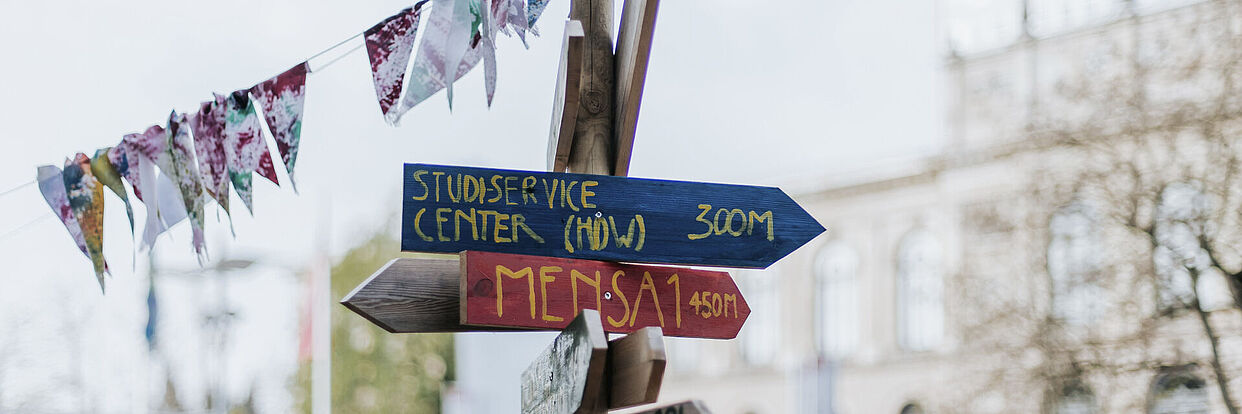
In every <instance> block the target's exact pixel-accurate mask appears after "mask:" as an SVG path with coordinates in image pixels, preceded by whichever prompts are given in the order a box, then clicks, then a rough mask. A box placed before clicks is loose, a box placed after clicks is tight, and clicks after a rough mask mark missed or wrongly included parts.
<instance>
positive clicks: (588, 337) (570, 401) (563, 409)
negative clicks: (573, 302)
mask: <svg viewBox="0 0 1242 414" xmlns="http://www.w3.org/2000/svg"><path fill="white" fill-rule="evenodd" d="M607 358H608V340H607V338H606V337H605V336H604V328H603V326H601V325H600V322H599V313H598V312H595V311H591V310H587V311H585V312H582V314H581V315H578V317H577V318H575V319H574V320H573V322H572V323H570V324H569V325H568V326H567V327H566V328H565V330H564V331H562V332H561V334H560V335H557V337H556V339H555V340H553V341H552V344H551V345H548V347H547V348H546V349H544V351H543V353H542V354H540V355H539V356H538V357H536V358H535V360H534V361H533V362H531V364H530V366H529V367H527V368H526V370H525V371H523V372H522V413H524V414H571V413H597V412H603V411H606V410H604V409H602V408H603V407H605V406H606V404H605V403H604V402H603V401H601V399H600V396H601V390H602V389H603V388H602V387H603V382H604V375H605V364H607Z"/></svg>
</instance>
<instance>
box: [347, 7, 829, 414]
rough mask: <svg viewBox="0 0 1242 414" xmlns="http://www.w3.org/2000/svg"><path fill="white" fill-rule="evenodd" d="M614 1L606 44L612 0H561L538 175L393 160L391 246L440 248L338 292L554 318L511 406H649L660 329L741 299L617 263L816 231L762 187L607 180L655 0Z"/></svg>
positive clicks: (419, 317)
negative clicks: (564, 4)
mask: <svg viewBox="0 0 1242 414" xmlns="http://www.w3.org/2000/svg"><path fill="white" fill-rule="evenodd" d="M624 1H625V3H624V6H623V7H622V15H621V27H620V33H619V36H618V37H617V47H616V50H615V51H614V50H613V47H612V33H613V28H612V13H613V1H612V0H572V6H571V9H570V20H569V21H567V22H566V25H565V35H564V38H563V42H562V53H561V63H560V69H559V73H558V75H557V90H556V102H555V103H554V105H553V114H552V123H551V131H550V132H549V142H548V169H549V170H551V171H553V172H533V171H514V170H498V169H488V168H473V167H455V166H444V165H429V164H406V165H405V170H404V178H403V197H402V200H403V201H402V216H401V219H402V222H401V249H402V250H404V251H415V252H430V253H451V254H458V256H457V257H452V256H448V257H445V258H436V259H432V258H408V259H406V258H403V259H394V260H392V261H390V262H389V263H388V264H387V265H385V266H384V267H383V268H381V269H379V270H378V271H376V272H375V274H374V275H372V276H371V277H370V278H368V279H367V280H366V281H365V282H363V283H362V284H361V285H359V286H358V287H357V288H355V289H354V291H353V292H350V293H349V295H347V296H346V297H345V298H344V299H342V300H341V303H342V304H343V305H345V306H346V307H348V308H349V309H350V310H353V311H354V312H356V313H358V314H359V315H361V316H363V317H364V318H366V319H367V320H370V321H371V322H373V323H375V324H376V325H378V326H380V327H382V328H384V329H385V330H387V331H389V332H394V333H414V332H463V331H516V330H532V329H535V330H552V329H556V330H562V332H561V334H560V335H559V336H557V337H556V339H555V340H554V341H553V343H552V344H551V345H549V346H548V348H547V349H546V350H545V351H544V353H543V354H542V355H540V356H539V357H538V358H537V359H536V360H535V361H534V362H533V363H532V364H531V365H530V366H529V367H528V368H527V369H526V370H525V371H524V372H523V373H522V412H523V413H526V414H570V413H602V412H606V411H608V410H609V409H618V408H625V407H633V406H637V405H642V404H650V403H653V402H655V401H656V400H657V399H658V397H659V393H660V385H661V383H662V382H663V377H664V368H665V365H666V363H667V361H666V358H665V353H664V342H663V338H664V334H665V333H667V334H668V335H671V336H683V337H693V338H718V339H729V338H734V337H736V336H737V334H738V331H739V330H740V329H741V327H742V324H743V323H744V322H745V321H746V318H747V316H749V314H750V307H749V306H747V304H746V300H745V299H744V298H743V297H742V294H741V292H740V291H739V290H738V288H737V285H736V284H734V282H733V280H732V278H731V277H730V276H729V274H728V273H725V272H720V271H708V270H697V269H687V268H677V267H668V266H649V265H639V264H623V263H617V262H636V263H658V264H684V265H707V266H724V267H749V268H765V267H767V266H769V265H771V264H772V263H774V262H776V261H777V260H779V259H780V258H782V257H784V256H785V255H787V254H789V253H790V252H792V251H794V250H795V249H797V248H798V247H800V246H802V245H803V244H805V243H807V242H809V241H810V240H811V239H812V238H814V237H816V236H818V235H819V234H821V233H823V232H824V227H823V226H821V225H820V224H819V223H818V222H817V221H816V220H815V219H814V218H812V217H811V216H810V214H808V213H807V212H806V211H805V210H803V209H802V208H801V207H799V206H798V205H797V203H795V202H794V201H793V200H792V199H791V198H790V197H789V196H788V195H786V194H785V193H784V192H783V191H781V190H780V189H777V188H773V187H756V186H745V185H727V184H711V183H693V182H683V181H669V180H655V179H637V178H625V177H624V176H625V175H627V174H628V171H629V162H630V155H631V153H632V147H633V144H634V134H635V131H636V129H637V123H638V112H639V106H640V104H641V101H642V94H643V84H644V82H645V78H646V72H647V62H648V57H649V56H650V52H651V40H652V34H653V32H654V26H655V20H656V12H657V10H658V8H659V0H624ZM566 170H568V171H571V172H575V173H565V172H563V171H566ZM580 173H590V174H591V175H588V174H580ZM609 332H612V333H626V334H628V335H626V336H624V337H622V338H618V339H614V340H612V341H608V338H607V335H608V333H609ZM707 412H708V411H707V410H706V409H705V408H703V406H702V404H701V403H699V402H697V401H687V402H683V403H678V404H673V405H666V406H662V407H659V408H653V409H650V410H648V411H644V413H652V414H698V413H707Z"/></svg>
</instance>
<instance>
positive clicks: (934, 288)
mask: <svg viewBox="0 0 1242 414" xmlns="http://www.w3.org/2000/svg"><path fill="white" fill-rule="evenodd" d="M939 9H940V10H941V13H940V15H939V16H938V19H940V20H941V21H942V24H941V32H942V35H943V36H944V37H945V38H946V39H947V43H948V46H947V47H946V58H945V64H944V67H943V69H942V73H943V75H944V80H945V81H944V85H943V89H942V91H943V96H944V97H945V99H946V103H945V105H944V108H945V110H946V113H945V117H946V122H945V127H946V131H945V132H944V136H945V139H944V141H945V142H944V148H943V151H941V153H940V154H937V155H934V156H930V157H921V158H917V159H906V160H899V161H894V162H890V163H887V164H886V165H882V166H877V167H876V168H874V169H870V170H868V171H861V172H858V173H855V174H848V175H844V176H842V175H838V176H835V177H833V178H828V179H819V180H814V181H813V182H810V183H809V184H808V183H805V182H804V183H798V184H795V186H802V187H803V190H802V191H800V196H799V197H797V198H798V199H799V202H800V203H802V204H803V205H804V206H806V207H808V210H809V211H811V212H812V214H813V215H815V216H816V217H817V218H819V219H820V221H821V222H822V223H823V224H824V225H825V226H826V227H827V228H828V229H829V234H827V235H825V236H822V237H820V238H819V239H817V240H816V241H815V242H813V243H812V244H809V245H807V246H804V247H803V248H802V249H800V250H798V251H797V252H795V253H794V254H792V255H791V256H789V257H787V258H785V259H783V260H781V261H780V262H779V263H778V264H777V265H775V266H773V267H771V268H769V269H767V270H766V271H750V272H737V273H736V274H735V277H736V278H737V279H738V282H739V285H740V286H741V288H742V290H743V293H744V294H745V297H746V298H747V300H748V302H749V304H750V306H751V309H752V314H751V316H750V319H749V320H748V321H747V323H746V325H745V327H744V329H743V331H742V333H741V335H740V336H739V338H738V339H737V340H734V341H704V340H683V339H677V338H669V339H667V340H666V342H667V344H668V348H669V349H668V357H669V364H670V365H669V370H668V373H667V376H666V379H665V383H664V387H663V391H662V394H661V396H662V398H661V399H662V400H667V401H677V400H682V399H687V398H699V399H703V400H704V401H706V402H707V403H708V406H709V407H712V408H713V410H714V412H717V413H725V414H732V413H738V414H743V413H786V412H808V413H810V412H815V413H894V414H898V413H900V414H913V413H935V412H971V413H974V412H978V413H1002V412H1027V413H1105V412H1108V413H1113V412H1116V413H1131V412H1150V413H1161V414H1164V413H1209V412H1210V413H1218V412H1219V413H1224V412H1229V411H1228V410H1227V409H1226V407H1225V405H1224V402H1223V396H1222V392H1221V391H1220V390H1219V389H1218V387H1217V386H1216V385H1215V382H1214V381H1215V377H1214V376H1213V373H1212V369H1213V367H1212V366H1210V365H1209V364H1206V363H1204V362H1203V361H1205V358H1206V357H1205V354H1207V353H1209V351H1208V350H1207V349H1206V348H1205V346H1204V345H1203V344H1204V343H1206V342H1207V340H1206V339H1205V338H1206V337H1205V336H1204V334H1203V333H1202V331H1200V330H1198V328H1197V327H1198V323H1199V322H1198V321H1196V320H1195V318H1194V316H1193V315H1194V314H1195V312H1181V313H1177V312H1171V313H1170V312H1164V313H1167V315H1163V316H1156V317H1155V318H1156V319H1153V320H1157V322H1156V323H1155V324H1156V325H1159V327H1158V328H1153V330H1152V332H1153V333H1152V334H1150V335H1147V336H1145V337H1144V339H1143V341H1140V342H1142V344H1141V345H1136V344H1134V343H1130V342H1125V343H1122V341H1120V340H1112V339H1110V338H1114V339H1115V338H1120V337H1121V336H1123V335H1122V334H1121V333H1120V332H1122V331H1126V329H1128V328H1122V327H1121V326H1123V325H1125V324H1126V323H1128V322H1126V321H1132V320H1138V319H1141V318H1138V319H1136V318H1135V317H1133V316H1134V315H1158V314H1162V311H1161V309H1162V305H1160V303H1162V300H1163V298H1164V297H1165V293H1163V291H1161V292H1156V290H1160V289H1159V288H1156V289H1148V290H1140V291H1141V292H1144V293H1142V294H1150V295H1151V296H1152V297H1153V298H1154V299H1153V300H1150V301H1136V300H1126V299H1125V298H1121V299H1118V300H1116V301H1114V302H1117V303H1123V302H1124V303H1125V304H1126V305H1124V306H1123V305H1116V306H1109V305H1107V303H1110V301H1112V299H1113V298H1114V297H1119V296H1127V295H1133V291H1131V290H1125V289H1123V290H1122V292H1117V291H1116V290H1117V289H1114V287H1113V286H1110V285H1104V284H1092V283H1083V284H1067V283H1065V282H1064V280H1067V279H1071V278H1073V277H1075V275H1078V274H1085V273H1105V272H1113V271H1114V269H1113V268H1108V269H1107V270H1105V268H1104V267H1105V265H1104V264H1101V263H1099V261H1100V260H1102V259H1099V257H1101V256H1103V254H1100V253H1098V252H1096V251H1094V250H1092V249H1095V248H1096V247H1095V246H1099V245H1107V244H1108V243H1109V239H1107V237H1108V236H1100V235H1097V234H1095V233H1094V232H1093V230H1092V225H1091V222H1092V221H1093V220H1092V219H1091V218H1090V216H1091V214H1092V213H1089V212H1087V211H1089V210H1090V209H1089V208H1088V207H1084V206H1082V205H1079V204H1075V203H1073V202H1067V203H1063V204H1061V205H1059V206H1056V207H1057V208H1055V209H1051V210H1048V209H1043V208H1040V207H1038V206H1037V205H1035V204H1039V203H1037V202H1036V203H1032V201H1031V199H1032V198H1038V195H1032V194H1031V187H1032V185H1028V184H1029V183H1032V182H1034V181H1039V180H1043V179H1045V178H1047V177H1042V176H1041V175H1047V172H1048V171H1056V170H1058V169H1059V168H1060V166H1061V164H1062V163H1067V162H1072V161H1069V160H1067V159H1066V158H1064V157H1062V154H1061V149H1059V148H1057V147H1056V146H1048V145H1044V144H1042V143H1041V142H1042V141H1040V140H1037V139H1034V138H1033V137H1036V136H1040V135H1041V134H1042V133H1044V132H1046V131H1045V130H1046V129H1048V128H1051V127H1050V126H1051V125H1062V124H1065V123H1067V122H1071V123H1072V122H1078V121H1082V120H1083V119H1086V118H1091V117H1093V116H1096V115H1094V114H1099V113H1105V112H1107V108H1097V107H1091V106H1090V105H1091V104H1089V103H1084V101H1082V100H1074V99H1071V98H1066V89H1067V88H1068V86H1067V85H1068V84H1070V83H1073V79H1075V78H1077V79H1088V80H1090V79H1098V80H1100V81H1101V82H1105V81H1108V80H1115V79H1120V78H1132V77H1135V76H1138V75H1137V74H1136V71H1135V69H1134V68H1136V67H1144V66H1147V64H1148V63H1151V62H1167V61H1173V62H1177V61H1187V60H1189V59H1197V58H1199V57H1197V56H1192V55H1189V54H1186V53H1185V52H1186V51H1188V50H1201V49H1205V47H1206V46H1205V45H1206V44H1214V43H1216V42H1217V41H1218V39H1217V38H1216V37H1214V36H1213V35H1212V34H1213V33H1217V32H1223V33H1232V36H1235V37H1236V36H1237V35H1238V33H1242V5H1239V4H1236V3H1235V2H1232V1H1193V0H997V1H971V0H964V1H947V2H942V4H941V6H940V7H939ZM1237 52H1239V53H1242V51H1237ZM1144 73H1146V72H1144ZM1182 81H1184V80H1182V79H1177V80H1170V81H1168V83H1162V82H1165V80H1164V79H1162V78H1160V77H1159V76H1158V75H1151V76H1148V77H1147V78H1145V79H1143V80H1142V81H1141V82H1140V83H1143V85H1142V86H1141V87H1142V88H1144V90H1145V91H1147V94H1148V96H1150V97H1151V99H1152V100H1154V101H1159V99H1160V98H1161V97H1162V96H1176V97H1179V98H1188V99H1191V100H1193V99H1194V97H1193V96H1189V97H1187V96H1186V95H1187V94H1191V95H1193V94H1194V93H1195V89H1194V88H1187V87H1184V86H1183V85H1182V84H1179V83H1177V82H1182ZM1097 120H1098V119H1097ZM1105 123H1107V121H1105ZM1097 129H1101V128H1097ZM1102 129H1107V128H1102ZM1052 175H1055V174H1052ZM1053 179H1054V180H1055V178H1053ZM808 185H809V187H808ZM1036 201H1039V200H1036ZM1142 260H1146V261H1148V262H1149V263H1147V264H1145V265H1137V266H1130V267H1129V269H1131V272H1133V269H1135V268H1139V269H1142V268H1146V266H1148V265H1151V263H1150V262H1151V259H1142ZM1156 260H1157V262H1158V261H1159V259H1156ZM1154 266H1155V267H1159V266H1160V263H1156V264H1155V265H1154ZM1157 271H1159V269H1157ZM1116 272H1118V273H1126V271H1125V270H1118V271H1116ZM1126 280H1130V279H1126ZM1166 288H1167V287H1166ZM1171 289H1173V290H1174V291H1177V290H1178V289H1182V290H1186V289H1189V290H1192V291H1195V292H1198V295H1197V296H1196V297H1197V298H1199V299H1201V300H1202V303H1198V305H1199V307H1200V308H1202V309H1205V310H1206V313H1205V315H1206V316H1205V318H1209V319H1210V320H1211V321H1213V322H1214V323H1215V326H1216V328H1217V331H1216V335H1217V336H1218V337H1219V342H1220V344H1219V349H1220V350H1221V353H1222V354H1223V356H1224V357H1223V358H1220V359H1221V360H1222V366H1221V367H1219V368H1220V370H1221V371H1222V372H1225V373H1229V374H1230V375H1231V376H1232V377H1238V376H1240V375H1238V374H1239V373H1242V361H1238V359H1242V358H1238V356H1239V354H1240V353H1242V336H1239V334H1240V333H1242V329H1239V328H1242V323H1240V319H1242V317H1240V315H1239V312H1238V311H1237V309H1236V308H1233V307H1232V306H1231V303H1230V297H1229V296H1228V295H1229V294H1228V289H1229V288H1228V285H1227V284H1226V282H1224V280H1223V279H1222V278H1218V277H1213V275H1207V276H1205V277H1202V278H1200V279H1199V282H1198V285H1197V286H1183V287H1177V286H1174V287H1172V288H1171ZM1174 293H1175V294H1176V292H1174ZM1222 294H1223V296H1222ZM1015 304H1018V305H1015ZM1007 306H1012V307H1008V308H1007ZM1006 309H1008V311H1006ZM1015 312H1016V313H1027V314H1020V315H1015V314H1012V313H1015ZM1143 320H1145V319H1143ZM1047 321H1054V322H1055V324H1056V327H1057V330H1056V331H1049V330H1048V329H1049V328H1048V327H1047V326H1046V325H1041V324H1044V323H1046V322H1047ZM1032 332H1033V333H1034V335H1032ZM1046 338H1059V339H1058V341H1060V342H1058V343H1061V344H1069V345H1068V346H1064V347H1061V348H1058V349H1059V350H1060V351H1061V353H1069V354H1075V353H1080V354H1085V353H1093V355H1094V356H1087V357H1080V356H1076V357H1074V358H1073V359H1074V361H1076V362H1074V363H1072V364H1066V365H1064V366H1061V368H1056V367H1058V366H1059V365H1057V364H1055V363H1053V361H1051V360H1052V359H1054V357H1053V356H1051V355H1053V353H1050V352H1044V350H1046V348H1041V347H1043V346H1045V345H1046V341H1043V339H1046ZM1066 338H1068V339H1066ZM1035 342H1038V343H1035ZM1079 361H1094V362H1099V361H1108V362H1112V361H1118V362H1117V363H1118V364H1119V365H1120V364H1123V363H1124V364H1125V365H1126V368H1117V369H1115V370H1114V371H1113V372H1112V373H1111V374H1109V375H1107V378H1105V377H1104V376H1102V375H1101V374H1098V373H1097V372H1099V370H1098V369H1097V368H1098V367H1083V366H1081V365H1079V364H1080V363H1081V362H1079ZM1058 369H1060V370H1058ZM1052 371H1055V372H1052ZM1227 387H1228V388H1229V389H1231V390H1233V396H1234V397H1233V398H1234V399H1235V400H1236V399H1237V398H1238V397H1237V396H1238V395H1242V381H1237V380H1234V381H1232V382H1230V383H1228V384H1227ZM1235 404H1236V401H1235Z"/></svg>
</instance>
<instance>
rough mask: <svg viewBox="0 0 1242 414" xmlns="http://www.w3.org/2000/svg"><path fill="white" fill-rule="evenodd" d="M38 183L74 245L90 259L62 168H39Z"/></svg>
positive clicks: (43, 166)
mask: <svg viewBox="0 0 1242 414" xmlns="http://www.w3.org/2000/svg"><path fill="white" fill-rule="evenodd" d="M38 181H39V192H40V193H43V199H44V200H47V205H48V207H51V208H52V211H53V212H55V213H56V216H57V217H59V218H60V222H61V223H63V224H64V225H65V229H66V230H69V236H70V237H72V238H73V242H74V244H77V245H78V250H81V251H82V254H83V255H85V256H86V258H87V259H90V258H91V253H90V252H88V251H86V237H84V236H83V235H82V227H81V226H79V225H78V218H77V216H74V215H73V208H72V207H70V206H69V195H68V194H67V193H66V192H65V178H64V175H63V174H62V173H61V171H60V167H57V166H55V165H41V166H39V169H38Z"/></svg>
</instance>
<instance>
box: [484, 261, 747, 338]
mask: <svg viewBox="0 0 1242 414" xmlns="http://www.w3.org/2000/svg"><path fill="white" fill-rule="evenodd" d="M461 267H462V278H461V301H460V303H461V306H462V310H461V312H460V314H461V316H462V320H461V322H462V324H464V325H475V326H493V327H511V328H513V327H516V328H535V329H561V328H563V327H564V326H565V324H567V323H568V321H569V320H571V319H573V318H574V316H575V315H577V314H578V313H579V312H580V311H582V310H586V309H595V310H598V311H599V314H600V315H601V317H602V318H603V325H604V330H605V331H608V332H621V333H629V332H634V331H635V330H638V329H640V328H643V327H647V326H658V327H660V328H661V329H663V333H664V334H665V335H668V336H682V337H692V338H717V339H730V338H733V337H736V336H737V333H738V331H739V330H741V328H742V324H743V323H745V322H746V317H747V316H748V315H750V307H749V306H748V305H747V304H746V299H744V298H743V297H742V293H741V292H740V291H739V290H738V288H737V285H736V284H734V283H733V278H731V277H730V276H729V274H728V273H725V272H717V271H710V270H698V269H687V268H678V267H667V266H643V265H631V264H621V263H613V262H600V261H593V260H573V259H561V258H555V257H539V256H524V255H515V254H503V253H490V252H475V251H468V252H463V253H461Z"/></svg>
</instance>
